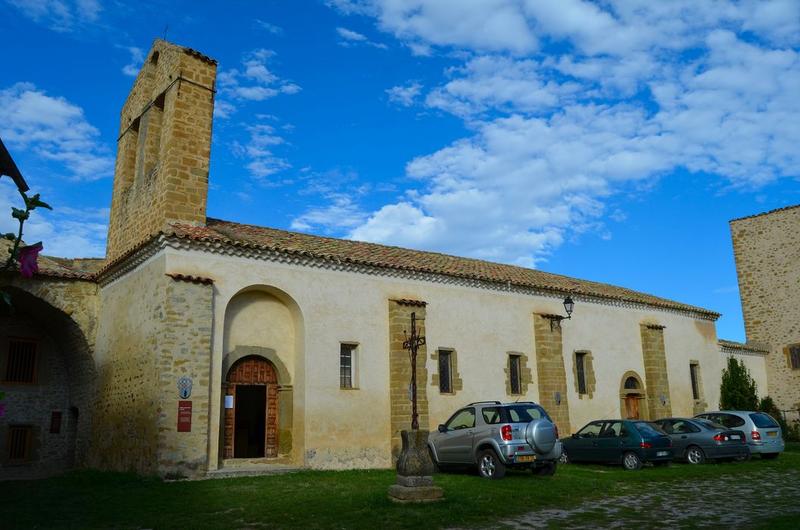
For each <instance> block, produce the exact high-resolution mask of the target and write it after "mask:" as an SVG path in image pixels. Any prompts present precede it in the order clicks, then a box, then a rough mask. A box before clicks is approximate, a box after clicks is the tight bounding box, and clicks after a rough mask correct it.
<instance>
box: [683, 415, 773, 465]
mask: <svg viewBox="0 0 800 530" xmlns="http://www.w3.org/2000/svg"><path fill="white" fill-rule="evenodd" d="M695 418H704V419H707V420H711V421H713V422H714V423H718V424H720V425H724V426H725V427H727V428H728V429H736V430H738V431H742V432H744V435H745V436H746V437H747V445H748V446H749V447H750V452H751V453H752V454H760V455H761V458H765V459H771V458H778V455H780V454H781V453H782V452H783V449H784V443H783V432H782V431H781V426H780V425H779V424H778V422H777V421H775V418H773V417H772V416H770V415H769V414H766V413H764V412H756V411H752V410H722V411H716V412H704V413H703V414H698V415H697V416H695Z"/></svg>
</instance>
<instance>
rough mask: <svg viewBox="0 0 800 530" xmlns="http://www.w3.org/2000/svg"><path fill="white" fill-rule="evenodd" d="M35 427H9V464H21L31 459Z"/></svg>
mask: <svg viewBox="0 0 800 530" xmlns="http://www.w3.org/2000/svg"><path fill="white" fill-rule="evenodd" d="M32 441H33V427H31V426H29V425H9V427H8V463H9V464H20V463H23V462H27V461H28V460H30V457H31V445H32Z"/></svg>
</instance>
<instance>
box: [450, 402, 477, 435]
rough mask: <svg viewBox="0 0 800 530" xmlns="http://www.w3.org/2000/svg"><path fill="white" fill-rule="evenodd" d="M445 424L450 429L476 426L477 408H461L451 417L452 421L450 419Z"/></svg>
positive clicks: (455, 429)
mask: <svg viewBox="0 0 800 530" xmlns="http://www.w3.org/2000/svg"><path fill="white" fill-rule="evenodd" d="M445 426H446V427H447V430H448V431H457V430H459V429H470V428H472V427H475V409H473V408H468V409H461V410H459V411H458V412H456V413H455V414H454V415H453V417H452V418H450V421H448V422H447V424H446V425H445Z"/></svg>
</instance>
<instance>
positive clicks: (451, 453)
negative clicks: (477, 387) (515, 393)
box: [428, 401, 561, 479]
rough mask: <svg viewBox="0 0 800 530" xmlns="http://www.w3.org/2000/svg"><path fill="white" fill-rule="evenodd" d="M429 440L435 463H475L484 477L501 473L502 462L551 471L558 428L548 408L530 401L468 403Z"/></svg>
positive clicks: (544, 472)
mask: <svg viewBox="0 0 800 530" xmlns="http://www.w3.org/2000/svg"><path fill="white" fill-rule="evenodd" d="M428 446H429V448H430V451H431V457H432V458H433V461H434V463H435V464H436V465H437V466H438V467H439V468H440V469H442V468H446V467H447V466H451V465H470V466H476V467H477V468H478V473H479V474H480V475H481V476H482V477H484V478H489V479H499V478H503V477H504V476H505V474H506V469H507V468H519V469H523V468H524V469H531V470H532V471H533V473H534V474H536V475H552V474H554V473H555V472H556V466H557V464H558V459H559V457H560V456H561V442H560V441H559V440H558V429H557V428H556V426H555V425H554V424H553V422H552V421H551V420H550V417H549V416H548V415H547V412H545V410H544V409H543V408H542V407H541V406H539V405H538V404H536V403H533V402H530V401H528V402H516V403H501V402H499V401H478V402H475V403H470V404H469V405H467V406H466V407H463V408H461V409H459V410H458V411H456V413H455V414H453V415H452V416H451V417H450V419H449V420H447V422H445V423H443V424H442V425H439V429H438V432H435V433H431V435H430V436H429V438H428Z"/></svg>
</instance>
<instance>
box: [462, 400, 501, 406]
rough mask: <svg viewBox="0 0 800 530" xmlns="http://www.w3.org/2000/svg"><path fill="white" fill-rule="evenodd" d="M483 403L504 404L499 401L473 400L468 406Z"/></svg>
mask: <svg viewBox="0 0 800 530" xmlns="http://www.w3.org/2000/svg"><path fill="white" fill-rule="evenodd" d="M481 403H491V404H492V405H502V403H500V402H499V401H473V402H472V403H469V404H468V405H467V406H468V407H471V406H472V405H480V404H481Z"/></svg>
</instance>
